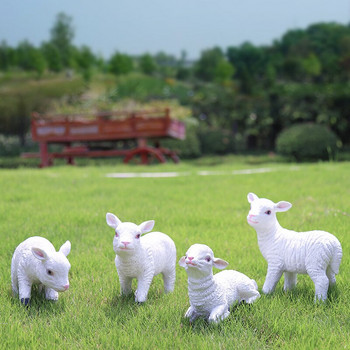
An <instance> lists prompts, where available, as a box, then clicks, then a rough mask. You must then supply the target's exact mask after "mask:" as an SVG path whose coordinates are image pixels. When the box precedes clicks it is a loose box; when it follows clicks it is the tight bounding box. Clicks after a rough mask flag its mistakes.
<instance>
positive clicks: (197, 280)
mask: <svg viewBox="0 0 350 350" xmlns="http://www.w3.org/2000/svg"><path fill="white" fill-rule="evenodd" d="M179 265H180V266H182V267H184V268H185V269H186V272H187V275H188V296H189V299H190V305H191V306H190V307H189V308H188V310H187V312H186V313H185V317H186V318H189V319H190V322H193V321H194V320H195V319H196V318H198V317H204V318H206V319H207V320H208V321H209V322H210V323H219V322H220V321H222V320H224V319H225V318H226V317H228V315H229V314H230V307H231V306H232V305H233V304H234V303H235V302H238V303H240V302H241V301H245V302H246V303H248V304H250V303H252V302H254V301H255V300H256V299H258V298H259V297H260V294H259V292H258V286H257V284H256V282H255V281H254V280H252V279H250V278H249V277H247V276H246V275H244V274H243V273H240V272H238V271H234V270H227V271H222V272H219V273H217V274H215V275H213V267H216V268H218V269H224V268H225V267H226V266H227V265H228V262H226V261H225V260H222V259H219V258H215V257H214V253H213V251H212V250H211V249H210V248H209V247H208V246H206V245H204V244H194V245H192V246H191V247H190V248H189V249H188V250H187V253H186V255H185V256H183V257H182V258H181V259H180V261H179Z"/></svg>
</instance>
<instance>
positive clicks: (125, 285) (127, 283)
mask: <svg viewBox="0 0 350 350" xmlns="http://www.w3.org/2000/svg"><path fill="white" fill-rule="evenodd" d="M119 283H120V293H121V294H122V295H129V294H130V293H132V288H131V285H132V278H130V277H124V276H122V275H119Z"/></svg>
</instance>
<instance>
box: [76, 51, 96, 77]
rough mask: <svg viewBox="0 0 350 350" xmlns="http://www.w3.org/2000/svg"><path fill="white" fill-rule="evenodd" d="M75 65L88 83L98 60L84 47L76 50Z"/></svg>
mask: <svg viewBox="0 0 350 350" xmlns="http://www.w3.org/2000/svg"><path fill="white" fill-rule="evenodd" d="M73 52H74V53H73V55H74V64H75V66H76V68H77V69H78V70H79V71H80V72H81V73H82V74H83V77H84V79H85V80H86V81H89V80H90V78H91V70H92V67H93V65H94V64H95V63H96V61H97V59H96V57H95V55H94V54H93V53H92V51H91V50H90V48H89V47H88V46H85V45H84V46H82V47H81V48H80V49H76V48H74V50H73Z"/></svg>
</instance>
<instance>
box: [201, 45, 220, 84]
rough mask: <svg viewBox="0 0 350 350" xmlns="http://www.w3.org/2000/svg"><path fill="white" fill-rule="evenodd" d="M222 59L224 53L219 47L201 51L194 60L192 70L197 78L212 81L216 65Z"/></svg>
mask: <svg viewBox="0 0 350 350" xmlns="http://www.w3.org/2000/svg"><path fill="white" fill-rule="evenodd" d="M223 60H224V54H223V52H222V50H221V49H220V48H219V47H214V48H213V49H209V50H205V51H202V53H201V57H200V58H199V60H198V61H197V62H196V64H195V67H194V72H195V75H196V77H197V78H199V79H201V80H204V81H214V80H215V77H216V69H217V66H218V65H219V64H220V63H221V62H222V61H223Z"/></svg>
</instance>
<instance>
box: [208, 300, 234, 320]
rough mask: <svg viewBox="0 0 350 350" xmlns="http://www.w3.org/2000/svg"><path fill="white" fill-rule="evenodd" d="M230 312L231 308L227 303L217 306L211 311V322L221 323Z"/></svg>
mask: <svg viewBox="0 0 350 350" xmlns="http://www.w3.org/2000/svg"><path fill="white" fill-rule="evenodd" d="M229 314H230V310H229V307H228V306H227V304H222V305H219V306H216V307H215V308H214V309H213V310H212V311H211V313H210V316H209V322H210V323H212V322H214V323H219V322H220V321H222V320H224V319H225V318H226V317H228V315H229Z"/></svg>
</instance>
